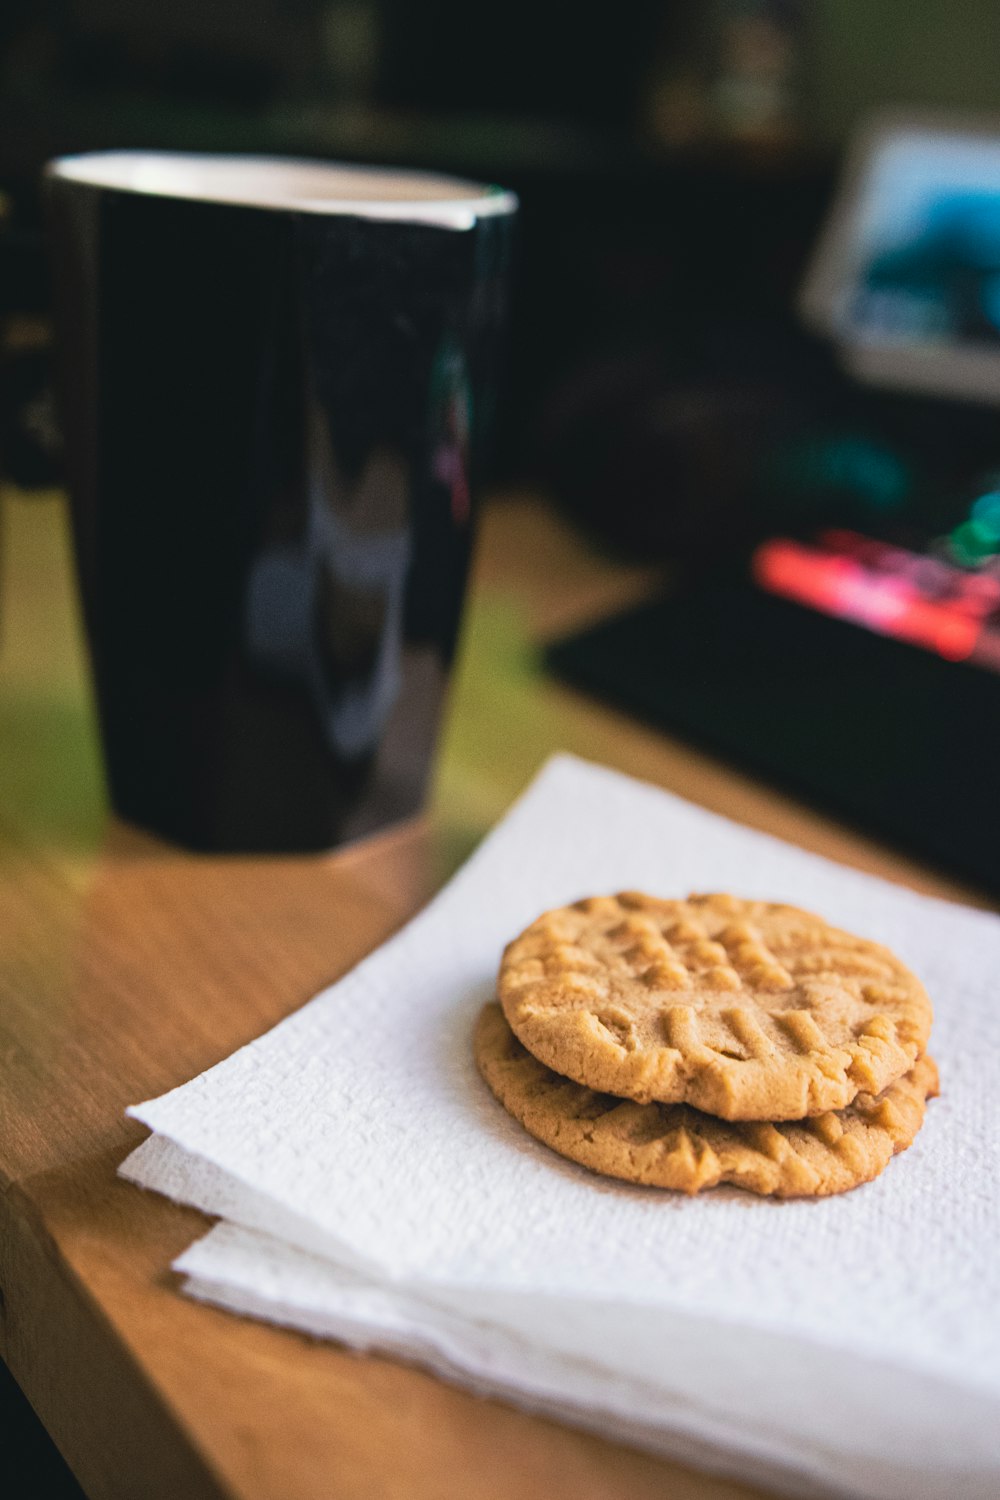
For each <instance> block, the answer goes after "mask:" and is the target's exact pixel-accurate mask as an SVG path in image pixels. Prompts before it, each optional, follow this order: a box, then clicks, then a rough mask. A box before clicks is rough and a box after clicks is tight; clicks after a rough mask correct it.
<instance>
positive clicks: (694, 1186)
mask: <svg viewBox="0 0 1000 1500" xmlns="http://www.w3.org/2000/svg"><path fill="white" fill-rule="evenodd" d="M475 1052H476V1062H477V1065H478V1067H479V1071H480V1073H481V1074H482V1076H483V1078H484V1079H485V1081H486V1083H487V1084H488V1085H489V1088H490V1089H491V1091H492V1092H493V1094H494V1095H495V1096H496V1098H497V1099H498V1100H499V1101H500V1103H501V1104H502V1105H503V1107H504V1108H505V1109H506V1110H507V1112H508V1114H511V1115H513V1117H514V1118H515V1119H516V1120H518V1121H520V1123H521V1124H522V1125H523V1126H524V1127H525V1129H526V1130H527V1131H529V1133H530V1134H531V1135H533V1136H534V1137H535V1138H536V1139H537V1140H539V1141H541V1142H543V1144H544V1145H546V1146H549V1147H551V1148H552V1149H553V1150H554V1151H556V1152H558V1153H559V1155H561V1156H564V1157H567V1158H568V1159H569V1160H571V1161H575V1162H577V1163H579V1164H580V1165H581V1166H584V1167H589V1168H590V1170H591V1171H594V1172H599V1173H601V1174H602V1175H604V1176H609V1177H617V1178H621V1179H622V1180H623V1181H626V1182H633V1183H639V1184H644V1185H646V1186H649V1187H660V1188H673V1189H676V1190H678V1191H680V1192H683V1193H692V1194H693V1193H698V1192H700V1191H701V1189H702V1188H710V1187H715V1186H717V1185H718V1184H720V1183H730V1184H732V1185H733V1186H736V1187H741V1188H746V1189H748V1190H749V1191H750V1192H754V1193H760V1194H764V1195H766V1196H770V1197H776V1198H799V1197H826V1196H828V1195H830V1194H833V1193H843V1192H847V1191H848V1190H849V1189H850V1188H854V1187H858V1186H859V1185H860V1184H861V1183H863V1182H870V1181H871V1180H872V1179H873V1178H874V1177H877V1176H878V1175H879V1173H880V1172H881V1171H882V1170H883V1169H884V1167H885V1166H886V1165H887V1163H888V1162H889V1161H890V1160H891V1158H892V1157H893V1156H894V1155H895V1154H896V1153H897V1152H898V1151H904V1150H905V1149H906V1147H907V1146H909V1145H911V1144H912V1142H913V1139H914V1137H915V1136H916V1134H917V1131H918V1130H919V1129H920V1127H921V1125H922V1123H923V1118H924V1106H925V1103H926V1100H927V1099H928V1098H933V1097H934V1095H936V1093H937V1089H938V1079H937V1069H936V1067H935V1066H934V1063H933V1062H932V1061H931V1059H930V1058H929V1057H927V1056H923V1057H921V1058H919V1059H918V1060H917V1062H916V1063H915V1064H914V1066H913V1068H911V1069H910V1071H909V1072H908V1073H906V1074H905V1075H904V1076H903V1077H902V1078H900V1079H897V1081H896V1082H895V1083H893V1084H890V1085H889V1087H888V1088H887V1089H886V1090H885V1091H884V1092H883V1093H882V1094H881V1095H878V1096H874V1095H871V1094H867V1093H862V1094H859V1095H858V1096H857V1097H856V1098H855V1100H854V1101H853V1103H852V1104H850V1105H849V1106H848V1107H847V1108H846V1109H844V1110H841V1111H827V1112H826V1113H824V1114H821V1115H815V1116H812V1117H811V1118H808V1119H805V1120H799V1121H785V1122H782V1123H779V1124H773V1123H770V1122H764V1121H743V1122H739V1121H726V1120H717V1119H715V1118H713V1117H712V1116H710V1115H706V1114H703V1113H701V1112H700V1111H699V1110H696V1109H692V1108H691V1107H690V1105H686V1104H637V1103H635V1102H634V1101H633V1100H628V1099H619V1098H617V1097H616V1096H614V1095H611V1094H601V1093H597V1092H595V1091H594V1090H592V1089H588V1088H584V1087H583V1086H582V1085H580V1084H576V1083H571V1082H570V1081H569V1080H568V1079H566V1078H563V1077H561V1076H560V1075H559V1074H558V1073H554V1072H553V1071H552V1069H551V1068H547V1067H546V1066H545V1064H544V1063H540V1062H539V1061H538V1059H537V1058H535V1057H532V1055H531V1053H530V1052H528V1051H527V1050H526V1048H524V1047H522V1045H521V1043H520V1042H519V1041H518V1040H517V1038H516V1037H515V1036H514V1033H513V1032H512V1031H511V1029H510V1027H509V1026H508V1024H507V1021H506V1019H505V1017H504V1014H503V1011H502V1010H501V1008H500V1006H499V1005H497V1004H495V1003H494V1004H491V1005H487V1006H486V1007H485V1008H484V1010H483V1011H482V1013H481V1015H480V1017H479V1021H478V1024H477V1027H476V1037H475Z"/></svg>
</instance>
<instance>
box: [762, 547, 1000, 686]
mask: <svg viewBox="0 0 1000 1500" xmlns="http://www.w3.org/2000/svg"><path fill="white" fill-rule="evenodd" d="M831 540H833V538H831ZM838 540H840V541H842V542H843V541H845V540H847V538H846V537H840V538H838ZM861 541H867V539H862V538H855V537H854V536H853V535H851V536H850V544H851V546H850V551H851V553H852V554H853V555H848V556H845V555H844V554H843V553H841V552H824V551H821V550H820V549H819V548H817V547H808V546H805V545H804V544H803V543H801V542H795V541H791V540H789V539H787V538H784V537H776V538H774V539H773V540H772V541H769V542H764V543H763V544H762V545H761V546H760V547H758V548H757V551H756V552H755V553H754V557H753V563H752V567H753V574H754V578H755V579H756V581H757V582H758V583H759V584H760V585H761V587H762V588H765V589H767V590H768V591H769V592H770V593H772V594H779V595H781V596H782V597H784V598H786V599H794V600H795V601H796V602H797V603H799V604H806V605H809V606H810V607H811V608H813V609H819V610H822V611H823V613H824V614H828V615H833V616H834V617H835V618H837V619H841V620H852V621H854V622H855V623H856V624H858V625H865V626H867V628H868V629H869V630H873V631H875V632H877V633H878V634H879V635H886V636H891V637H893V638H894V639H896V640H900V641H908V642H909V643H910V644H911V645H914V646H923V647H924V648H925V649H926V650H929V651H934V652H936V653H937V654H938V656H942V657H944V658H945V660H946V661H967V660H968V659H969V657H971V656H972V655H973V654H974V653H975V654H976V655H977V656H979V655H980V652H978V651H977V650H976V648H977V644H980V642H981V637H982V636H983V634H984V629H983V624H982V621H981V618H978V617H977V615H976V614H975V613H970V612H969V611H968V609H967V606H965V607H963V604H962V602H961V599H956V600H938V599H930V598H928V597H927V596H926V595H925V594H923V593H921V592H920V590H919V588H918V587H917V586H916V584H915V582H914V580H913V578H912V577H909V576H907V575H906V574H905V573H900V572H896V571H893V572H891V573H885V572H879V571H877V570H876V569H875V568H872V567H869V566H866V565H865V563H864V562H862V561H860V560H859V558H858V552H859V551H861V548H860V547H858V542H861ZM877 546H878V544H877V543H872V544H868V546H867V547H866V548H865V552H866V553H867V554H868V555H869V556H870V555H871V553H870V551H869V548H870V547H877ZM896 550H897V549H892V551H893V560H894V561H896V557H895V553H896ZM914 561H915V562H916V561H918V559H917V558H916V554H914ZM990 633H991V634H992V632H990ZM983 654H985V653H983Z"/></svg>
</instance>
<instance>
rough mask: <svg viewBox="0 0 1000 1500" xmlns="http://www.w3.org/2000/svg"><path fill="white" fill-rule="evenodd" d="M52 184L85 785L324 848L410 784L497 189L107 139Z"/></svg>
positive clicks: (206, 824)
mask: <svg viewBox="0 0 1000 1500" xmlns="http://www.w3.org/2000/svg"><path fill="white" fill-rule="evenodd" d="M47 195H48V206H49V213H50V218H49V222H50V228H51V237H52V244H53V265H54V270H55V282H56V327H57V336H58V343H59V354H60V365H61V380H60V386H61V398H62V411H63V420H64V428H65V436H66V448H67V462H68V471H67V477H68V481H69V487H70V494H71V499H72V513H73V522H74V536H75V543H76V554H77V561H78V571H79V577H80V583H81V589H82V596H83V605H84V614H85V619H86V625H87V631H88V636H89V641H90V646H91V652H92V660H93V667H94V676H95V682H96V688H97V697H98V704H99V709H100V717H101V727H102V737H103V745H104V752H105V759H106V766H107V773H108V780H109V785H110V792H111V798H112V802H113V804H114V806H115V808H116V810H117V811H118V812H119V813H120V814H122V815H123V816H124V817H126V818H128V819H131V820H133V821H135V822H137V823H139V824H142V825H143V826H145V827H147V828H150V829H152V830H154V831H155V832H158V833H160V834H163V835H165V836H167V837H168V838H171V839H175V840H177V841H179V842H181V843H183V844H187V845H189V846H191V847H193V848H198V849H213V850H306V849H320V848H326V847H329V846H330V845H333V844H335V843H338V842H340V841H342V840H345V839H348V838H352V837H355V836H357V835H359V834H361V833H365V832H368V831H370V830H371V829H374V828H377V827H379V826H381V825H383V824H385V823H388V822H390V821H392V820H394V819H396V818H398V817H401V816H403V815H405V814H407V813H410V812H412V811H415V810H416V809H417V808H418V807H419V805H420V803H421V801H422V797H423V793H424V789H425V785H426V781H427V776H428V771H429V768H430V763H431V755H432V750H433V746H434V739H435V732H436V729H437V725H438V720H439V715H440V709H441V705H442V695H443V690H444V686H445V682H446V677H447V672H448V667H449V663H450V661H451V657H452V653H453V649H454V644H455V637H456V631H457V627H458V621H459V614H460V609H461V602H462V593H463V587H464V582H465V576H466V570H467V562H468V554H469V542H470V519H471V495H472V493H473V492H474V490H475V485H476V479H477V469H478V465H479V461H480V455H481V450H482V446H483V439H484V437H485V436H486V434H487V431H488V429H489V426H490V418H491V412H492V405H493V390H494V373H495V364H496V356H497V351H498V344H499V340H500V335H501V327H502V322H503V314H504V291H505V273H506V267H507V261H508V255H509V248H510V239H511V230H512V226H513V218H514V212H515V208H516V202H515V200H514V198H513V197H512V195H511V194H509V193H504V192H501V191H500V190H498V189H494V188H486V187H481V186H477V185H473V184H469V183H463V182H457V181H455V180H453V179H449V178H436V177H429V176H426V175H422V174H414V173H406V172H395V171H391V172H390V171H382V170H379V171H369V170H363V169H358V168H351V167H339V166H323V165H320V164H315V163H305V162H286V161H277V160H272V159H255V158H239V157H234V158H225V157H214V158H212V157H197V156H188V157H181V156H161V155H151V154H131V153H114V154H101V155H92V156H82V157H70V158H66V159H64V160H62V161H57V162H55V163H53V164H52V165H51V166H50V168H49V170H48V174H47Z"/></svg>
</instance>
